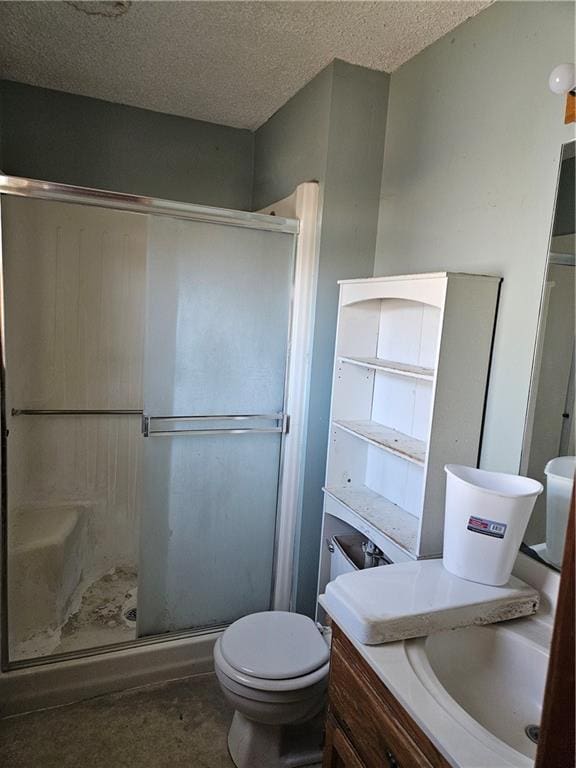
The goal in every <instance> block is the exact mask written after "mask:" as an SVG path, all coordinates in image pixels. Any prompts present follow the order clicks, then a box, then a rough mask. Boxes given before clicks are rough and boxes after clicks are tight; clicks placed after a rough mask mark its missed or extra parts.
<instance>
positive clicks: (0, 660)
mask: <svg viewBox="0 0 576 768" xmlns="http://www.w3.org/2000/svg"><path fill="white" fill-rule="evenodd" d="M4 195H6V196H14V197H28V198H35V199H40V200H46V201H52V202H61V203H73V204H79V205H88V206H95V207H100V208H106V209H109V210H120V211H125V212H133V213H140V214H154V215H159V216H168V217H171V218H180V219H188V220H192V221H201V222H206V223H214V224H220V225H226V226H233V227H241V228H247V229H259V230H263V231H269V232H283V233H287V234H290V235H292V236H293V244H292V248H293V257H294V258H293V264H294V268H293V276H292V298H291V306H290V310H289V328H288V345H287V359H286V374H285V387H284V406H283V416H282V420H281V424H279V425H278V426H277V427H275V428H273V429H272V430H271V431H277V432H280V433H281V438H282V443H281V449H280V469H279V478H278V496H277V507H276V523H275V528H276V535H275V547H274V553H273V573H272V594H271V600H270V606H271V607H273V608H275V609H283V610H289V609H290V608H291V603H292V595H291V594H289V593H288V592H287V590H286V589H282V594H277V593H276V584H277V582H278V579H279V578H280V579H281V582H282V583H283V584H286V583H288V582H289V581H290V580H291V575H292V574H291V573H290V574H288V573H280V572H279V571H278V567H277V566H278V563H277V560H278V550H279V547H290V548H293V546H294V539H293V535H294V534H293V531H292V533H290V529H291V528H294V527H295V526H288V529H286V530H285V528H286V526H280V525H279V521H280V519H281V518H282V517H283V515H285V514H290V517H291V518H292V517H294V515H293V511H290V513H289V511H288V510H283V508H282V507H283V501H282V500H283V497H284V498H286V493H284V494H283V493H282V484H283V483H285V477H286V475H287V476H288V477H290V478H296V477H298V478H299V483H301V473H300V472H299V471H298V468H297V466H296V465H297V464H298V463H299V461H300V458H299V457H298V456H297V455H296V453H295V451H294V450H292V451H287V450H286V445H285V441H286V437H287V435H288V423H289V417H288V416H286V415H285V414H286V406H287V401H288V392H289V370H290V367H291V366H290V359H291V356H294V355H295V354H300V355H301V356H302V357H306V355H307V351H306V350H297V349H296V348H295V345H293V343H292V342H293V336H294V327H293V319H294V314H295V312H294V304H295V302H296V301H298V296H297V295H295V291H294V279H295V270H296V262H297V258H298V247H297V241H298V237H297V236H298V234H299V231H300V227H299V221H298V220H297V219H289V218H282V217H280V216H273V215H267V214H261V213H250V212H246V211H234V210H228V209H223V208H213V207H210V206H203V205H195V204H191V203H182V202H177V201H171V200H163V199H160V198H152V197H144V196H140V195H130V194H124V193H120V192H112V191H108V190H99V189H92V188H89V187H77V186H70V185H67V184H60V183H56V182H48V181H39V180H35V179H27V178H21V177H18V176H7V175H2V174H0V462H1V467H0V506H1V510H0V512H1V519H0V539H1V541H0V545H1V547H0V557H1V569H0V578H1V592H0V668H1V670H2V672H8V671H11V670H16V669H22V668H26V667H34V666H41V665H45V664H51V663H57V662H63V661H67V660H71V659H79V658H84V657H89V656H97V655H99V654H105V653H112V652H115V651H119V650H123V649H127V648H133V647H141V646H146V645H155V644H157V643H163V642H170V641H172V640H181V639H183V638H189V637H195V636H199V635H208V634H211V633H214V632H218V631H219V630H222V629H224V627H212V628H210V629H208V630H190V631H184V632H174V633H167V634H161V635H156V636H151V637H147V638H141V639H134V640H131V641H127V642H123V643H115V644H111V645H108V646H104V647H97V648H87V649H85V650H78V651H71V652H68V653H62V654H53V655H50V656H44V657H38V658H34V659H24V660H21V661H10V658H9V635H8V624H9V617H8V472H7V463H8V444H7V436H8V425H7V413H6V335H5V334H6V328H5V316H4V315H5V313H4V309H5V296H4V261H3V252H2V198H3V196H4ZM316 268H317V264H315V263H314V261H313V260H310V263H309V264H308V265H307V269H308V270H315V269H316ZM308 309H310V308H308ZM304 314H305V315H306V317H307V323H312V322H313V313H312V312H311V311H308V312H305V313H304ZM300 333H301V330H300ZM298 411H299V412H300V413H301V414H304V412H305V407H304V404H303V403H301V404H300V405H299V407H298ZM93 413H94V414H96V412H93ZM130 413H131V415H139V413H140V412H138V411H131V412H130ZM80 414H81V412H80V411H74V412H72V411H67V412H66V415H80ZM13 415H14V416H16V415H18V416H20V415H21V416H34V415H38V416H42V415H43V416H56V415H58V413H57V412H54V411H49V410H48V411H34V412H30V409H17V410H16V412H14V413H13ZM287 461H290V463H291V467H290V468H287V467H286V466H285V462H287ZM284 490H286V489H284ZM290 491H291V492H290V493H289V494H288V495H289V497H290V498H291V499H293V500H294V499H297V498H298V497H299V488H297V487H294V488H291V489H290ZM287 531H288V533H287ZM288 535H291V538H292V540H289V539H288ZM289 560H290V565H289V566H288V565H286V558H283V570H286V568H287V567H290V569H291V568H292V560H293V558H292V557H291V558H289Z"/></svg>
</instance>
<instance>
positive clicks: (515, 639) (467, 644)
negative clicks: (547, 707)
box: [406, 620, 548, 764]
mask: <svg viewBox="0 0 576 768" xmlns="http://www.w3.org/2000/svg"><path fill="white" fill-rule="evenodd" d="M515 624H516V625H517V626H516V628H515V627H514V625H515ZM518 625H524V626H525V624H524V622H523V621H522V620H520V621H519V622H509V623H507V624H492V625H488V626H483V627H468V628H466V629H457V630H452V631H448V632H440V633H438V634H436V635H430V636H429V637H426V638H420V639H418V640H410V641H407V642H406V652H407V655H408V659H409V661H410V664H411V666H412V669H413V671H414V673H415V674H416V676H417V677H418V678H419V679H420V681H421V682H422V684H423V685H424V686H425V687H426V688H427V690H428V691H429V692H430V693H431V694H432V695H433V696H434V698H435V699H436V701H437V702H438V704H439V705H440V706H442V707H443V708H444V709H445V710H446V711H448V712H449V714H450V715H451V716H452V717H454V718H455V719H457V720H458V721H459V722H460V724H461V725H463V726H464V727H465V728H466V729H467V730H468V731H469V732H470V733H471V734H472V733H473V734H474V735H475V736H477V737H478V738H480V739H482V740H483V741H485V742H486V743H487V744H488V745H490V746H491V747H493V748H494V747H495V746H496V747H498V746H500V750H499V751H501V752H502V751H503V752H504V753H505V752H507V748H510V749H512V750H514V752H516V753H517V754H518V753H520V755H523V756H525V757H526V758H530V759H533V758H534V757H535V755H536V744H535V743H534V742H532V741H531V740H530V738H529V737H528V735H527V734H526V728H527V727H528V726H531V725H539V723H540V716H541V709H542V701H543V698H544V687H545V684H546V671H547V668H548V649H547V647H546V645H545V644H543V643H542V644H541V643H540V642H537V641H536V639H534V638H529V637H526V636H525V634H522V633H521V632H520V631H519V629H520V627H519V626H518ZM446 694H447V695H446ZM498 742H499V743H500V744H498ZM502 748H503V749H502ZM518 756H519V755H518ZM527 764H529V762H528V763H527Z"/></svg>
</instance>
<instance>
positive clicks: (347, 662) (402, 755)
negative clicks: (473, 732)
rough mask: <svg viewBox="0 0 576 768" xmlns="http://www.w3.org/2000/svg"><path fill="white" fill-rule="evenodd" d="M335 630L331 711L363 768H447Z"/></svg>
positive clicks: (408, 716) (330, 691) (426, 738)
mask: <svg viewBox="0 0 576 768" xmlns="http://www.w3.org/2000/svg"><path fill="white" fill-rule="evenodd" d="M333 629H334V633H333V638H332V660H331V671H330V687H329V698H330V711H331V712H332V714H333V715H334V716H335V717H336V718H337V720H338V721H339V723H340V724H341V726H342V728H343V730H344V732H345V733H346V734H347V735H348V736H349V738H350V740H351V742H352V743H353V745H354V747H355V749H356V751H357V752H358V754H359V755H360V757H361V759H362V760H363V761H364V762H365V763H366V766H367V768H388V766H390V768H450V764H449V763H448V762H447V761H446V760H445V758H444V757H443V756H442V755H441V754H440V752H438V750H437V749H436V747H435V746H434V745H433V744H432V742H431V741H430V739H429V738H428V737H427V736H426V734H425V733H424V732H423V731H422V730H421V729H420V728H419V727H418V725H416V723H415V722H414V721H413V720H412V718H411V717H410V715H409V714H408V713H407V712H406V710H405V709H404V708H403V707H402V706H401V705H400V704H399V703H398V701H397V700H396V698H395V697H394V696H393V695H392V694H391V693H390V691H389V690H388V689H387V688H386V686H385V685H384V684H383V683H382V681H381V680H380V679H379V678H378V676H377V675H376V674H375V672H373V670H372V669H371V668H370V667H369V666H368V664H366V662H365V661H364V659H362V657H361V656H360V654H359V653H358V651H357V650H356V649H355V648H354V646H353V645H352V643H351V642H350V641H349V640H348V639H347V638H346V636H345V635H344V634H343V633H342V631H341V630H340V629H339V628H338V627H336V626H334V628H333Z"/></svg>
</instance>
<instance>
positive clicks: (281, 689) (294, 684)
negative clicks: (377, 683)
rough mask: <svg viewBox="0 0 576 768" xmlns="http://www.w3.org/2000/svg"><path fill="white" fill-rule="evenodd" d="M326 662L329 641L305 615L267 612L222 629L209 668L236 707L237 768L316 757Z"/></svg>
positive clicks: (232, 746)
mask: <svg viewBox="0 0 576 768" xmlns="http://www.w3.org/2000/svg"><path fill="white" fill-rule="evenodd" d="M328 661H329V648H328V644H327V643H326V641H325V640H324V638H323V636H322V635H321V634H320V632H319V631H318V629H317V627H316V625H315V624H314V622H313V621H312V620H311V619H309V618H308V617H307V616H301V615H300V614H296V613H287V612H285V611H267V612H264V613H254V614H251V615H250V616H245V617H244V618H242V619H239V620H238V621H236V622H234V624H232V625H231V626H230V627H228V629H227V630H226V631H225V632H224V634H223V635H222V637H220V638H219V639H218V641H217V642H216V645H215V648H214V665H215V670H216V676H217V678H218V682H219V683H220V687H221V688H222V691H223V693H224V696H225V697H226V699H227V700H228V702H229V703H230V704H231V705H232V707H233V708H234V710H235V712H234V718H233V720H232V726H231V728H230V732H229V734H228V748H229V750H230V755H231V757H232V760H233V761H234V764H235V765H236V766H237V767H238V768H299V767H300V766H306V765H313V764H314V763H319V762H320V760H321V748H320V743H319V742H320V730H321V729H320V728H319V727H318V726H319V725H320V723H321V717H322V714H323V709H324V703H325V699H326V687H327V682H328V666H329V664H328Z"/></svg>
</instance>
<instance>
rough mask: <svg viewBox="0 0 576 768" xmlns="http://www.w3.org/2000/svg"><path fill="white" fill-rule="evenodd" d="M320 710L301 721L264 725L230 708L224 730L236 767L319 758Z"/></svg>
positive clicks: (278, 766) (287, 767) (279, 767)
mask: <svg viewBox="0 0 576 768" xmlns="http://www.w3.org/2000/svg"><path fill="white" fill-rule="evenodd" d="M322 722H323V713H321V714H320V715H318V716H317V717H315V718H314V719H313V720H309V721H308V722H307V723H303V724H302V725H267V724H265V723H256V722H254V720H248V718H247V717H244V715H242V714H241V713H240V712H238V711H236V712H234V718H233V719H232V725H231V726H230V731H229V733H228V749H229V751H230V757H231V758H232V761H233V762H234V765H235V766H236V767H237V768H303V766H310V765H316V764H319V763H321V762H322V747H321V740H322Z"/></svg>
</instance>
